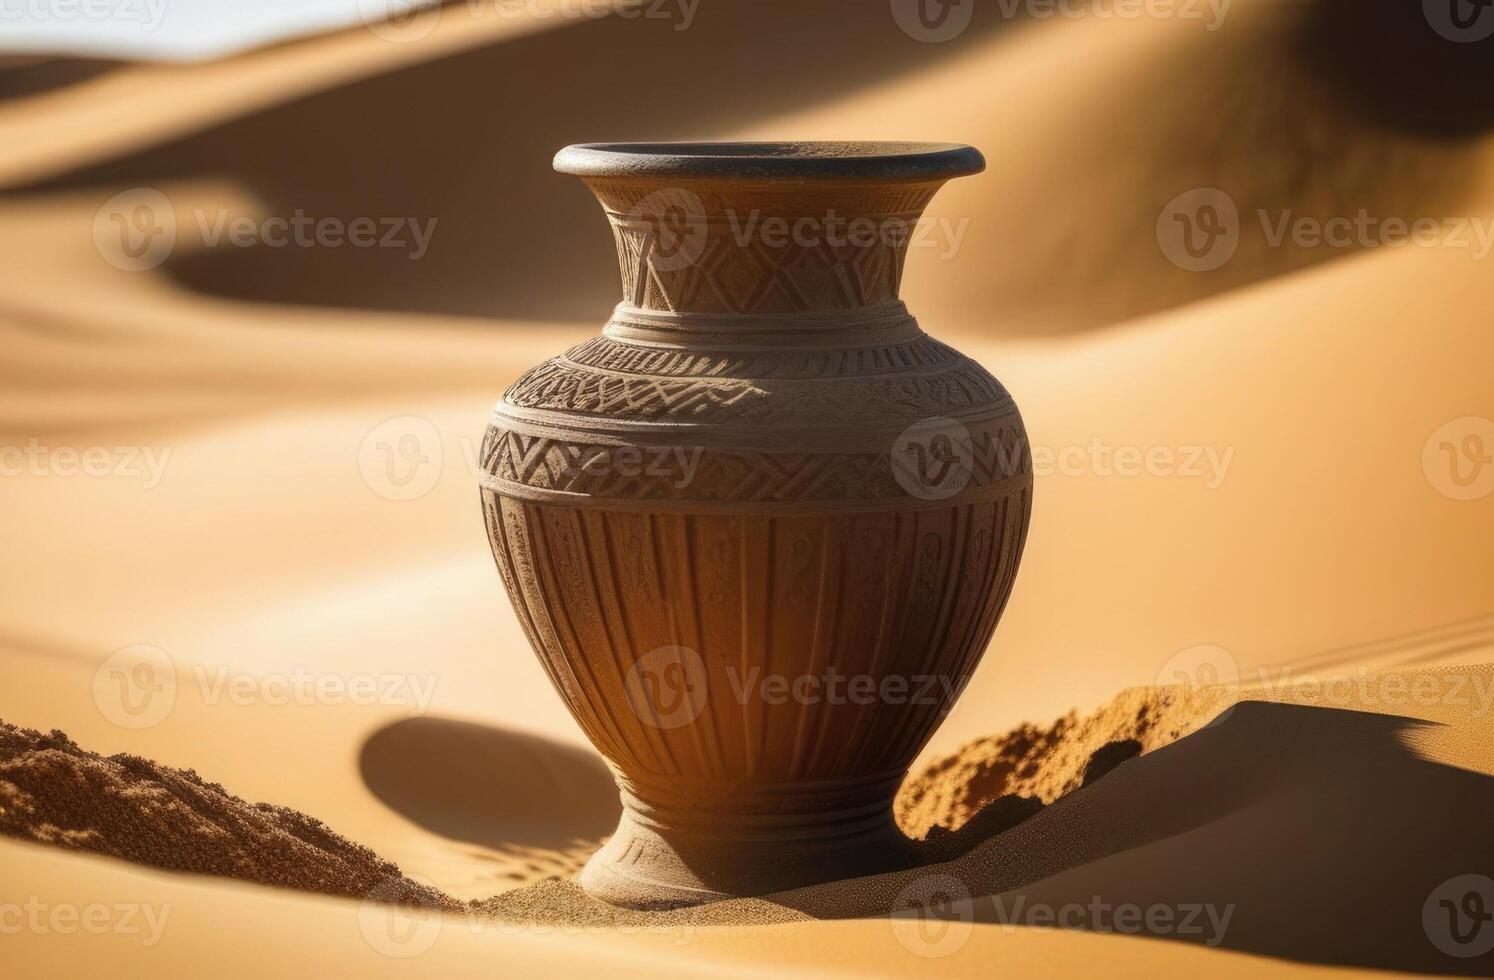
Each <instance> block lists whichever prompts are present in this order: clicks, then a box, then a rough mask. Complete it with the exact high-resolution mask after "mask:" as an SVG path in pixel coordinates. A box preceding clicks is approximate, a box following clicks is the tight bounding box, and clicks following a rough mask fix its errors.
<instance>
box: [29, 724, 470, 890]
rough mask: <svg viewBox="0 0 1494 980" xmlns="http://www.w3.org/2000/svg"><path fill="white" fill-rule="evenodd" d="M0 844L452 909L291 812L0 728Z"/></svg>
mask: <svg viewBox="0 0 1494 980" xmlns="http://www.w3.org/2000/svg"><path fill="white" fill-rule="evenodd" d="M0 833H4V834H8V835H10V836H13V837H20V838H23V839H26V840H33V841H37V842H40V843H44V844H55V845H56V846H58V847H64V848H68V849H70V850H78V851H92V852H94V853H97V854H107V855H109V856H111V857H117V858H123V859H124V860H126V861H133V862H135V863H137V864H146V865H151V866H152V867H157V868H165V869H168V870H171V871H192V872H197V873H199V874H211V875H223V876H225V877H229V878H240V879H243V880H245V881H252V882H257V883H259V884H263V885H277V886H279V887H282V888H295V889H299V890H301V891H310V892H320V893H322V894H327V895H342V896H348V897H356V898H362V897H364V896H367V895H369V894H370V893H375V894H381V895H387V896H389V897H390V899H391V900H396V901H399V902H401V903H403V904H410V905H416V906H422V907H428V908H441V909H452V908H455V907H457V903H456V902H455V900H453V899H451V898H448V897H447V896H445V895H443V894H441V893H440V892H438V891H436V890H435V889H433V888H429V887H426V886H424V885H421V884H418V883H416V882H413V881H410V880H409V879H407V878H405V876H404V875H403V874H401V873H400V870H399V868H398V867H396V866H395V865H393V864H391V863H390V862H388V861H385V860H384V859H383V858H380V857H379V856H378V855H377V854H375V853H374V852H373V851H370V850H369V849H368V848H366V847H363V846H361V845H358V844H354V843H353V842H352V841H349V840H347V839H345V838H343V837H341V836H339V835H338V834H337V833H335V832H334V831H332V830H331V829H330V828H328V827H327V826H326V825H325V824H323V823H322V822H321V821H319V820H316V819H314V818H312V817H308V816H306V815H305V814H303V813H298V812H297V811H295V810H289V809H286V808H285V807H280V806H273V805H271V804H268V803H247V802H245V801H244V800H241V799H239V798H238V797H236V796H232V795H230V794H229V793H228V792H227V791H226V790H224V789H223V787H222V786H219V785H218V784H216V783H210V782H207V781H206V780H204V779H202V778H201V777H200V776H198V775H197V773H196V772H193V771H192V770H190V769H188V770H182V769H173V768H171V767H170V766H163V765H160V764H159V763H156V762H152V761H151V760H149V759H142V758H139V757H138V756H133V755H115V756H109V757H107V758H105V757H104V756H101V755H99V754H97V753H94V752H89V751H86V750H84V749H80V748H79V747H78V746H77V745H75V744H74V743H73V742H72V740H71V739H69V738H68V737H67V736H66V735H64V734H63V733H62V732H59V731H53V732H52V733H51V734H48V735H43V734H41V733H40V732H36V731H32V730H30V729H27V728H17V727H15V726H13V725H7V724H4V723H3V722H0Z"/></svg>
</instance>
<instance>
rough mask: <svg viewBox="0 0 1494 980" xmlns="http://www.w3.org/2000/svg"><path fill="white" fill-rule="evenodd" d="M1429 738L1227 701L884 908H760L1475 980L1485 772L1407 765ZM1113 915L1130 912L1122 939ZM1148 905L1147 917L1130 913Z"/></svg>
mask: <svg viewBox="0 0 1494 980" xmlns="http://www.w3.org/2000/svg"><path fill="white" fill-rule="evenodd" d="M1480 725H1482V722H1479V723H1478V725H1470V726H1469V727H1470V728H1473V727H1478V726H1480ZM1440 727H1441V726H1439V725H1435V724H1431V723H1428V722H1425V721H1419V720H1416V719H1410V718H1403V717H1396V716H1391V715H1381V714H1371V713H1365V712H1357V711H1347V710H1340V709H1330V708H1316V707H1304V706H1299V705H1289V704H1278V703H1264V702H1245V703H1242V704H1239V705H1237V706H1236V707H1234V708H1233V709H1231V710H1230V711H1229V712H1228V713H1226V715H1224V716H1222V717H1221V718H1220V719H1219V720H1218V721H1216V723H1214V724H1212V725H1210V726H1209V727H1206V728H1204V729H1202V730H1200V731H1198V732H1195V733H1194V734H1192V735H1190V736H1188V737H1186V738H1183V739H1181V740H1179V741H1178V742H1175V743H1173V744H1172V745H1169V746H1166V747H1164V748H1161V749H1158V750H1156V751H1154V752H1152V753H1150V754H1148V755H1145V756H1143V757H1141V758H1139V759H1134V760H1131V761H1129V762H1126V763H1125V764H1123V765H1120V766H1118V767H1117V768H1116V769H1115V770H1114V771H1113V772H1111V773H1109V774H1108V775H1106V776H1105V777H1104V778H1103V779H1101V780H1099V781H1097V782H1095V783H1094V784H1093V785H1091V786H1088V787H1086V788H1084V789H1082V790H1079V791H1077V792H1075V793H1073V794H1071V795H1069V796H1067V797H1065V798H1063V799H1061V800H1059V801H1057V802H1055V803H1054V804H1052V805H1050V806H1048V807H1045V808H1043V809H1042V810H1040V811H1039V812H1037V813H1036V814H1034V815H1033V816H1032V817H1031V818H1030V819H1028V820H1025V821H1023V822H1022V823H1020V824H1019V825H1017V826H1015V827H1013V828H1012V829H1010V830H1007V831H1006V832H1005V833H1002V834H1001V835H1000V836H999V837H997V838H995V839H991V840H987V841H985V842H984V843H982V844H980V845H979V846H977V847H975V848H974V849H973V850H971V851H970V852H969V853H967V854H966V855H965V856H963V857H961V858H958V859H956V860H952V861H949V862H947V863H944V864H940V865H936V866H933V867H928V868H923V869H919V870H917V871H913V872H905V873H902V874H900V875H897V876H888V878H889V880H888V881H887V882H886V885H887V887H886V888H883V889H880V890H878V894H880V895H882V896H883V897H882V899H881V901H883V902H885V901H886V896H889V895H893V894H897V895H898V898H897V899H894V900H893V902H892V905H891V908H888V907H887V906H886V905H881V906H880V907H877V908H868V907H866V903H865V901H864V899H860V898H858V896H859V895H864V894H865V893H866V889H865V886H864V885H862V886H860V887H859V888H857V887H855V886H847V885H846V884H845V883H837V884H836V885H835V886H833V887H831V888H829V889H819V890H814V891H809V890H805V891H800V892H792V893H786V894H783V895H779V896H774V901H776V902H778V903H780V904H782V905H785V906H788V907H790V908H795V909H798V910H799V911H802V912H806V913H808V914H810V915H813V916H816V917H822V918H839V917H845V916H847V915H873V916H884V915H888V914H889V913H890V914H892V915H894V916H900V917H906V916H908V915H909V914H910V912H911V914H914V915H917V916H919V917H932V918H937V919H941V920H945V921H944V927H945V928H946V929H947V928H948V927H950V926H951V925H953V926H954V927H956V928H962V929H966V930H978V929H982V928H990V927H993V926H999V927H1006V928H1010V927H1012V926H1017V927H1022V926H1028V925H1038V926H1049V927H1051V926H1053V925H1055V924H1057V925H1059V926H1060V927H1067V928H1074V929H1080V930H1085V931H1092V932H1107V933H1122V934H1128V935H1137V936H1144V937H1149V938H1154V939H1171V940H1174V941H1184V942H1193V943H1201V944H1205V945H1208V946H1211V947H1219V948H1224V949H1232V950H1237V951H1241V952H1246V953H1253V954H1257V955H1264V956H1274V957H1282V958H1286V959H1292V960H1298V961H1303V962H1308V963H1322V964H1336V965H1343V966H1354V967H1370V968H1379V969H1393V970H1402V971H1409V972H1419V973H1439V974H1471V975H1489V974H1490V972H1491V968H1494V952H1491V951H1487V950H1485V949H1484V947H1486V946H1487V947H1494V881H1490V880H1489V877H1490V876H1494V835H1491V834H1490V833H1489V815H1490V814H1491V813H1494V778H1490V777H1489V776H1487V775H1484V774H1482V773H1478V772H1472V771H1469V770H1466V769H1461V768H1457V767H1456V766H1453V765H1448V764H1444V763H1441V762H1437V761H1433V760H1431V759H1429V758H1427V757H1426V756H1425V755H1424V754H1422V752H1421V751H1419V750H1418V748H1417V743H1418V741H1424V740H1425V739H1426V738H1427V737H1428V736H1433V735H1435V733H1436V731H1437V730H1438V729H1439V728H1440ZM1459 734H1460V737H1462V738H1467V737H1468V733H1467V732H1462V733H1459ZM1475 734H1477V733H1475ZM1468 876H1483V877H1482V879H1479V878H1470V877H1468ZM925 893H928V894H927V895H925ZM925 898H926V899H927V901H925ZM858 902H860V903H861V908H860V910H859V911H853V910H854V909H856V908H857V903H858ZM1122 906H1126V907H1128V908H1131V907H1134V908H1135V909H1138V910H1140V912H1141V913H1142V916H1143V917H1142V918H1141V919H1140V920H1139V921H1137V922H1129V923H1125V924H1124V925H1126V928H1122V925H1123V923H1121V922H1120V921H1119V919H1118V918H1117V917H1116V910H1117V909H1119V908H1120V907H1122ZM920 907H921V910H920ZM1153 909H1155V910H1162V911H1158V912H1155V913H1153V914H1154V915H1155V916H1156V918H1154V919H1148V918H1146V917H1145V914H1146V913H1147V911H1148V910H1153ZM1195 909H1196V914H1195V913H1194V910H1195ZM1035 910H1042V911H1041V912H1037V911H1035ZM1065 910H1069V911H1068V912H1065ZM1128 915H1129V913H1128ZM1485 915H1486V917H1484V916H1485ZM1039 917H1042V918H1043V919H1044V921H1038V918H1039ZM1055 917H1056V918H1057V919H1058V921H1057V922H1055V921H1054V919H1055ZM1065 919H1067V921H1064V920H1065ZM1163 919H1166V922H1163ZM1185 919H1189V925H1188V927H1187V928H1186V929H1185V928H1184V927H1183V923H1184V920H1185ZM938 934H939V935H941V936H943V935H944V933H943V932H940V933H938Z"/></svg>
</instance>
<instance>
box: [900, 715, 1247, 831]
mask: <svg viewBox="0 0 1494 980" xmlns="http://www.w3.org/2000/svg"><path fill="white" fill-rule="evenodd" d="M1233 696H1234V692H1233V691H1232V690H1231V689H1229V688H1222V687H1219V688H1205V687H1199V688H1187V687H1167V688H1135V689H1132V690H1128V691H1123V692H1121V694H1120V695H1119V696H1117V697H1116V698H1115V700H1113V701H1111V702H1110V703H1109V704H1107V705H1105V706H1104V707H1102V708H1100V709H1099V710H1097V711H1095V712H1094V713H1093V714H1091V715H1088V716H1086V717H1084V718H1082V719H1081V718H1080V717H1079V715H1078V713H1077V712H1072V711H1071V712H1069V713H1068V714H1067V715H1064V716H1063V717H1062V718H1060V719H1058V720H1057V721H1055V722H1054V723H1053V724H1052V725H1049V726H1047V727H1043V726H1039V725H1031V724H1024V725H1021V726H1019V727H1017V728H1015V729H1013V730H1012V731H1010V732H1007V733H1006V734H1004V735H993V736H990V737H988V738H982V739H977V740H976V741H974V742H971V743H970V744H968V745H966V746H964V747H963V748H961V749H960V750H959V751H958V752H955V753H953V754H952V755H948V756H945V757H944V758H942V759H939V760H937V761H935V762H933V763H931V764H930V765H929V766H928V767H927V768H925V769H924V770H923V771H922V772H921V773H918V774H916V775H914V776H912V777H910V778H909V779H908V781H907V782H905V783H904V784H903V788H902V791H901V792H900V793H899V794H898V798H897V821H898V825H899V826H900V827H902V828H903V831H904V832H906V833H907V834H909V835H910V836H913V837H926V836H928V835H929V834H930V832H931V831H934V830H936V829H938V828H943V829H945V830H952V831H953V830H959V829H960V828H962V827H964V826H965V825H966V824H967V823H968V822H969V821H970V820H971V819H972V818H973V817H974V816H975V815H976V814H978V813H981V812H982V811H983V810H985V809H987V808H989V807H990V806H991V805H992V804H994V803H996V802H998V801H1000V800H1002V799H1004V798H1007V797H1012V796H1015V797H1019V798H1030V799H1035V800H1038V801H1041V802H1042V803H1052V802H1053V801H1054V800H1056V799H1058V798H1059V797H1061V796H1064V795H1066V794H1068V793H1072V792H1073V791H1074V790H1076V789H1079V788H1080V787H1081V786H1086V785H1088V784H1089V783H1092V782H1094V781H1095V780H1096V779H1098V778H1100V777H1101V776H1103V775H1105V774H1106V773H1107V772H1109V771H1110V770H1111V769H1113V768H1115V767H1116V766H1117V765H1119V764H1121V763H1122V762H1125V761H1126V760H1127V759H1131V758H1134V757H1135V756H1137V755H1140V754H1141V753H1143V752H1150V751H1152V750H1153V749H1157V748H1161V747H1162V746H1164V745H1167V744H1169V743H1171V742H1176V741H1177V740H1178V739H1180V738H1182V737H1183V736H1184V735H1187V734H1189V733H1190V732H1193V731H1195V730H1196V729H1198V728H1199V727H1201V726H1202V725H1203V724H1205V723H1206V722H1207V721H1208V720H1209V719H1211V718H1213V717H1214V716H1215V715H1216V714H1217V713H1218V712H1219V711H1220V710H1222V709H1223V708H1224V707H1225V706H1226V705H1227V704H1228V703H1229V701H1230V700H1231V699H1232V698H1233Z"/></svg>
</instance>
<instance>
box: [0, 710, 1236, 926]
mask: <svg viewBox="0 0 1494 980" xmlns="http://www.w3.org/2000/svg"><path fill="white" fill-rule="evenodd" d="M1222 697H1223V695H1220V696H1219V697H1215V696H1212V695H1211V696H1206V697H1204V696H1199V695H1198V692H1193V694H1192V695H1189V694H1188V692H1183V691H1180V690H1178V689H1158V690H1154V689H1138V690H1132V691H1127V692H1125V693H1123V694H1122V695H1121V696H1120V697H1118V698H1117V699H1116V700H1115V701H1114V702H1112V703H1111V704H1109V705H1107V706H1105V707H1104V708H1102V709H1100V710H1099V711H1097V712H1096V713H1095V714H1093V715H1091V716H1089V717H1087V718H1085V719H1083V720H1082V721H1081V720H1078V718H1077V716H1076V715H1075V714H1074V713H1070V714H1069V715H1067V716H1065V717H1063V718H1060V719H1059V720H1058V721H1056V722H1054V723H1053V724H1052V725H1050V726H1047V727H1046V728H1044V727H1040V726H1035V725H1023V726H1021V727H1019V728H1017V729H1015V730H1013V731H1011V732H1008V733H1006V734H1004V735H1000V736H993V737H991V738H987V739H981V740H979V741H977V742H974V743H972V744H970V745H968V746H966V747H965V748H964V749H962V750H961V751H960V752H958V753H956V754H955V755H953V756H950V757H949V758H946V759H942V760H940V761H938V762H936V763H934V764H933V765H931V766H930V767H928V769H926V770H925V771H924V772H922V773H920V774H919V775H917V776H915V777H913V778H911V779H910V780H909V781H908V783H907V784H906V785H905V787H904V789H903V792H902V794H901V796H900V797H899V800H898V818H899V822H900V824H901V825H902V826H903V828H904V829H905V830H906V831H908V832H909V834H910V836H913V837H915V838H917V839H920V840H923V841H924V843H925V845H926V846H927V864H930V865H932V864H937V863H940V862H944V861H948V860H952V859H954V858H957V857H959V856H960V855H962V854H965V853H967V852H969V851H970V850H972V849H973V848H975V847H976V846H978V845H980V844H981V843H983V842H985V841H987V840H989V839H990V838H992V837H994V836H996V835H997V834H1000V833H1002V832H1004V831H1006V830H1009V829H1011V828H1012V827H1015V826H1016V825H1017V824H1019V823H1022V822H1023V821H1025V820H1026V819H1028V818H1029V817H1031V816H1032V815H1034V814H1035V813H1037V812H1038V811H1039V810H1041V809H1042V808H1043V805H1044V804H1046V803H1050V802H1052V801H1053V800H1055V799H1057V798H1059V797H1060V796H1062V795H1064V794H1065V793H1067V792H1070V791H1071V790H1073V789H1076V788H1078V787H1080V786H1082V785H1087V784H1088V783H1090V782H1093V781H1094V780H1095V779H1097V778H1098V777H1099V776H1100V775H1103V774H1104V773H1105V772H1108V771H1109V770H1110V769H1112V768H1114V766H1116V765H1118V764H1119V763H1121V762H1123V761H1125V760H1126V759H1129V758H1131V757H1132V756H1134V755H1136V754H1138V753H1139V752H1142V751H1149V750H1151V749H1152V748H1156V747H1159V746H1161V745H1164V744H1167V743H1168V742H1170V741H1173V740H1175V739H1177V738H1179V737H1181V736H1182V735H1185V734H1187V733H1188V732H1191V731H1193V730H1194V729H1196V728H1198V727H1199V726H1200V725H1201V724H1202V723H1203V722H1205V721H1206V720H1207V719H1208V718H1209V717H1211V716H1212V714H1211V709H1212V708H1214V707H1215V706H1217V705H1218V704H1220V703H1222ZM0 833H5V834H9V835H11V836H15V837H20V838H23V839H28V840H33V841H37V842H40V843H46V844H53V845H56V846H58V847H64V848H68V849H72V850H82V851H92V852H95V853H99V854H107V855H110V856H112V857H118V858H123V859H124V860H127V861H133V862H136V863H138V864H145V865H151V866H153V867H158V868H165V869H168V870H172V871H191V872H196V873H199V874H213V875H222V876H225V877H231V878H240V879H243V880H246V881H252V882H257V883H260V884H267V885H277V886H280V887H283V888H295V889H299V890H302V891H311V892H320V893H323V894H329V895H340V896H346V897H354V898H366V897H370V896H372V897H375V898H381V899H387V900H389V901H395V902H399V903H401V904H406V905H412V906H420V907H426V908H435V909H441V910H443V911H448V912H462V913H465V914H468V915H472V916H477V917H480V918H484V919H492V920H498V921H504V922H516V923H525V924H531V925H545V926H550V925H567V926H576V927H598V928H615V927H619V926H626V927H636V928H674V927H678V926H685V925H688V926H704V925H743V924H765V923H770V922H782V921H786V920H790V919H802V918H807V917H810V916H808V915H806V914H805V913H804V912H803V911H799V910H795V909H793V908H790V907H786V906H784V905H782V904H778V903H774V902H769V901H766V900H745V901H735V902H724V903H720V904H718V905H714V906H707V907H704V908H699V909H682V910H678V911H675V912H666V913H644V912H631V911H627V910H623V909H616V908H613V907H611V906H608V905H605V904H603V903H601V902H598V901H596V900H594V899H591V898H589V897H588V896H587V895H586V894H585V893H584V892H582V891H581V889H580V887H579V886H578V885H577V884H576V883H575V882H574V881H573V880H571V879H568V878H559V877H552V878H547V879H545V880H543V881H540V882H538V883H536V884H533V885H530V886H528V887H525V888H518V889H513V890H511V891H506V892H502V893H500V894H498V895H495V896H493V897H491V898H488V899H483V900H479V901H476V902H471V903H462V902H459V901H458V900H457V899H454V898H452V897H450V896H448V895H445V894H443V893H442V892H440V891H438V890H436V889H434V888H431V887H429V886H426V885H422V884H419V883H417V882H413V881H411V880H409V879H408V878H406V877H405V876H404V875H403V874H401V872H400V870H399V868H398V867H397V866H395V865H394V864H392V863H391V862H389V861H386V860H384V859H382V858H380V857H379V856H378V855H376V854H374V853H373V851H371V850H369V849H368V848H366V847H363V846H361V845H358V844H355V843H353V842H351V841H349V840H347V839H346V838H343V837H341V836H339V835H338V834H337V833H335V832H334V831H332V830H331V829H330V828H328V827H327V826H326V825H324V824H323V823H322V822H321V821H319V820H316V819H315V818H313V817H309V816H307V815H305V814H303V813H299V812H297V811H295V810H291V809H287V808H285V807H279V806H273V805H270V804H267V803H248V802H245V801H244V800H241V799H239V798H238V797H235V796H232V795H230V794H229V793H228V792H227V791H225V790H224V789H223V787H222V786H219V785H217V784H216V783H210V782H207V781H205V780H203V779H202V778H201V777H200V776H198V775H197V773H196V772H194V771H191V770H180V769H173V768H171V767H169V766H164V765H161V764H159V763H156V762H153V761H151V760H149V759H142V758H139V757H138V756H132V755H115V756H110V757H107V758H106V757H104V756H101V755H98V754H97V753H93V752H88V751H86V750H84V749H81V748H79V747H78V746H77V745H76V744H74V743H73V742H72V740H71V739H69V738H68V737H67V736H66V735H65V734H63V733H62V732H60V731H53V732H52V733H51V734H48V735H43V734H41V733H40V732H35V731H32V730H30V729H25V728H17V727H15V726H13V725H7V724H4V723H3V722H0ZM868 909H869V910H870V911H876V909H875V906H874V905H873V906H869V907H868V908H863V909H860V910H859V912H860V913H861V914H867V912H868Z"/></svg>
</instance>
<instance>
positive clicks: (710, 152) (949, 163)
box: [555, 140, 986, 181]
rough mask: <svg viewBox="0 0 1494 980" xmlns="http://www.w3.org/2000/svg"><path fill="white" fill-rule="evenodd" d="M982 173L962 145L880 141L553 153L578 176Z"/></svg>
mask: <svg viewBox="0 0 1494 980" xmlns="http://www.w3.org/2000/svg"><path fill="white" fill-rule="evenodd" d="M985 168H986V160H985V157H984V156H982V155H981V152H980V151H979V150H977V149H976V148H975V147H973V146H968V145H966V144H964V143H920V142H907V141H880V140H810V141H805V140H793V141H788V140H786V141H778V142H681V143H577V144H574V145H572V146H567V147H566V148H565V149H563V150H561V151H560V152H559V153H557V154H556V155H555V169H556V170H557V171H558V172H560V173H563V174H573V175H575V176H579V177H621V178H628V177H639V178H671V177H681V178H713V177H714V178H728V179H744V180H751V179H765V180H817V179H818V180H839V181H844V180H883V181H943V180H949V179H952V178H954V177H964V176H967V175H969V174H977V173H980V172H981V171H982V170H984V169H985Z"/></svg>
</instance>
